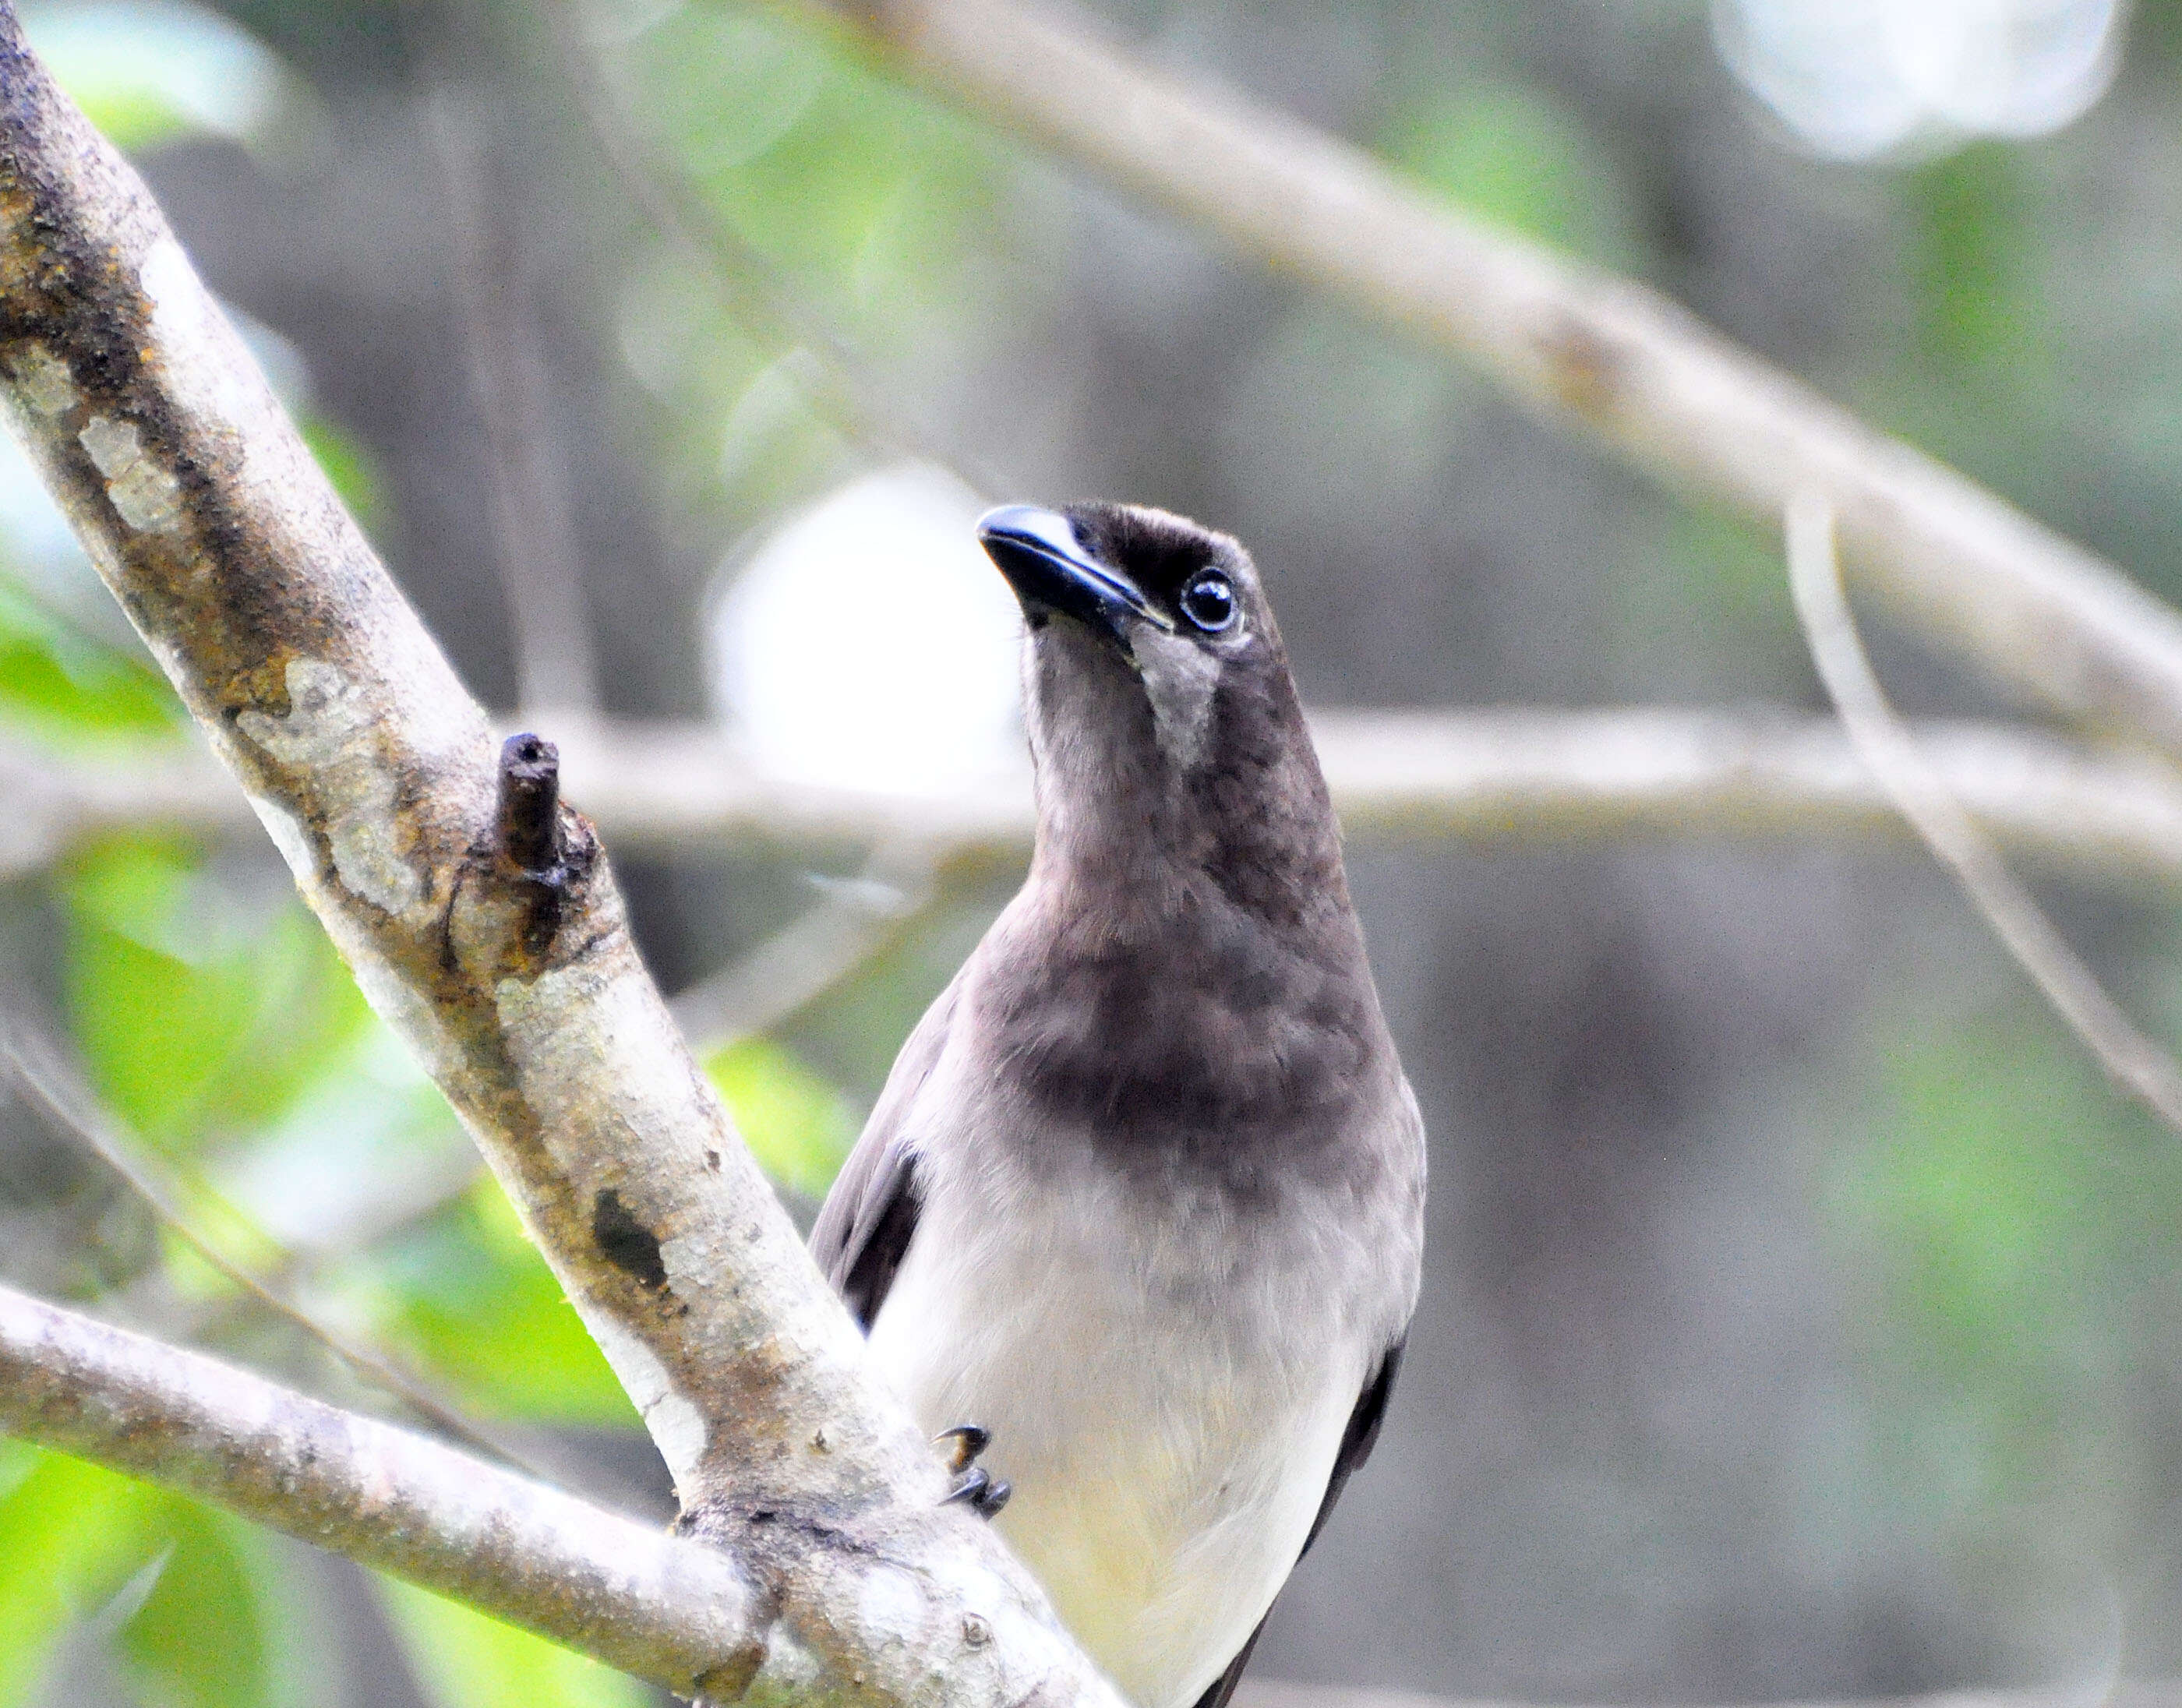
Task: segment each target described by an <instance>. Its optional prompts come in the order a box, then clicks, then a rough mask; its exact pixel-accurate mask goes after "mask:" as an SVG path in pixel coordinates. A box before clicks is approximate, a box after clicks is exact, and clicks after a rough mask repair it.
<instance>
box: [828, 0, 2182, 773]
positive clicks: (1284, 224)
mask: <svg viewBox="0 0 2182 1708" xmlns="http://www.w3.org/2000/svg"><path fill="white" fill-rule="evenodd" d="M800 9H802V10H804V11H806V13H812V14H819V15H821V16H823V17H825V18H828V19H848V20H850V21H851V22H853V23H854V24H855V25H857V26H859V27H860V28H861V29H862V30H864V32H865V33H866V35H867V39H869V40H871V41H873V42H874V43H875V44H876V45H878V47H880V48H881V49H882V50H883V52H884V53H886V54H887V55H888V56H889V57H890V58H894V60H896V61H897V62H899V63H900V64H901V65H902V66H903V67H904V68H905V69H906V70H908V71H909V72H910V73H911V75H914V76H916V77H917V78H919V79H921V80H922V81H924V82H925V83H927V84H928V85H929V86H931V87H932V88H933V89H934V90H935V91H937V92H938V93H939V94H940V95H942V96H943V97H945V98H947V99H949V100H950V101H954V102H958V103H960V104H961V105H963V106H966V107H968V108H972V109H973V110H975V111H976V112H977V113H981V114H982V115H983V116H984V117H986V118H988V119H992V120H994V122H996V123H998V124H1002V125H1005V126H1006V127H1007V128H1009V129H1011V130H1016V131H1018V132H1020V133H1021V134H1022V135H1025V136H1027V137H1029V138H1031V139H1032V140H1033V141H1037V142H1039V143H1042V144H1044V146H1047V147H1049V148H1051V149H1053V150H1054V151H1055V152H1056V153H1058V154H1060V155H1061V156H1062V157H1063V158H1066V159H1068V160H1070V161H1072V162H1074V163H1078V164H1080V165H1083V166H1085V167H1088V168H1090V169H1093V170H1094V171H1096V172H1099V173H1101V174H1105V176H1106V177H1108V178H1110V179H1111V180H1114V181H1115V182H1116V183H1117V184H1119V185H1121V186H1122V187H1124V188H1125V189H1127V190H1129V191H1133V192H1135V193H1137V194H1138V195H1140V196H1144V197H1145V198H1146V199H1147V200H1149V201H1151V202H1156V203H1159V204H1160V205H1162V206H1164V207H1169V208H1171V209H1173V210H1174V211H1176V212H1177V213H1180V214H1182V215H1183V216H1184V217H1185V218H1188V219H1190V220H1192V221H1193V222H1194V223H1196V224H1200V225H1203V226H1205V227H1207V228H1209V229H1212V230H1216V231H1218V232H1220V233H1221V234H1223V235H1226V236H1227V237H1228V238H1230V239H1232V240H1234V241H1235V242H1236V243H1237V244H1238V245H1239V246H1242V247H1243V248H1245V249H1248V250H1249V251H1252V252H1254V253H1256V254H1258V255H1260V256H1261V257H1263V258H1264V259H1265V260H1266V261H1267V262H1269V263H1271V264H1272V265H1274V266H1275V267H1277V268H1279V269H1280V270H1281V271H1282V272H1284V273H1288V274H1292V275H1294V276H1296V277H1299V278H1301V279H1305V280H1307V281H1309V282H1310V283H1311V284H1313V285H1318V286H1321V287H1322V288H1324V289H1325V290H1328V291H1331V292H1332V293H1333V294H1335V295H1337V296H1343V297H1346V298H1347V299H1348V300H1349V301H1352V302H1354V303H1355V304H1357V305H1358V306H1360V307H1362V308H1364V309H1365V311H1366V312H1370V313H1372V314H1375V315H1377V316H1379V317H1380V318H1383V319H1386V320H1387V321H1390V322H1393V323H1395V324H1398V325H1399V326H1402V327H1404V328H1406V329H1409V330H1410V331H1411V332H1414V333H1415V334H1419V335H1421V336H1422V337H1423V338H1425V339H1427V340H1430V341H1431V342H1432V343H1434V344H1436V345H1440V346H1442V347H1443V348H1445V349H1448V350H1449V351H1454V353H1455V354H1457V355H1459V356H1460V357H1464V358H1465V359H1466V360H1468V361H1470V362H1472V363H1473V364H1475V365H1476V367H1477V368H1479V369H1480V371H1481V372H1483V373H1486V374H1487V375H1489V376H1490V377H1491V378H1493V379H1494V380H1496V381H1498V383H1499V384H1501V385H1502V386H1503V387H1504V388H1505V389H1506V390H1509V392H1511V393H1512V394H1514V395H1515V396H1516V397H1517V398H1518V399H1520V400H1521V401H1524V402H1525V403H1526V404H1530V405H1532V406H1541V407H1543V408H1544V409H1546V410H1548V412H1551V413H1553V414H1554V415H1556V416H1558V417H1562V418H1564V419H1567V418H1573V419H1575V420H1577V421H1580V422H1581V423H1583V424H1584V425H1585V426H1587V428H1590V429H1591V430H1592V432H1593V433H1595V434H1597V435H1598V437H1599V438H1600V439H1603V441H1604V442H1605V443H1606V444H1608V445H1610V446H1611V447H1612V448H1613V449H1614V450H1616V451H1618V452H1620V454H1621V455H1623V456H1626V457H1628V458H1629V459H1630V460H1631V461H1632V462H1636V464H1638V465H1639V466H1640V467H1644V468H1646V469H1648V470H1649V471H1651V472H1653V473H1656V474H1659V475H1663V476H1664V477H1665V478H1667V479H1668V480H1670V482H1672V483H1673V484H1675V485H1677V486H1678V487H1683V488H1691V489H1697V490H1698V491H1702V492H1704V493H1707V494H1708V495H1712V496H1714V497H1716V498H1720V499H1722V500H1726V501H1728V502H1730V503H1731V504H1734V505H1736V506H1739V507H1741V508H1742V509H1744V510H1745V511H1747V512H1748V513H1750V514H1751V515H1753V517H1756V518H1757V519H1758V520H1759V521H1760V522H1763V523H1764V525H1765V526H1767V527H1769V528H1771V527H1777V526H1778V525H1779V522H1780V514H1781V509H1782V506H1784V505H1785V504H1786V502H1787V500H1788V499H1789V498H1790V496H1791V495H1793V494H1795V493H1797V492H1799V491H1804V490H1810V491H1814V492H1816V493H1817V494H1819V495H1820V496H1822V497H1823V498H1825V500H1826V501H1827V502H1828V503H1829V504H1830V505H1831V506H1832V507H1833V509H1834V511H1835V513H1836V515H1837V516H1838V517H1840V519H1841V536H1842V539H1843V543H1844V544H1845V546H1846V548H1847V556H1848V560H1849V567H1850V569H1851V571H1852V573H1853V574H1854V576H1855V578H1856V582H1857V584H1858V586H1859V587H1861V588H1864V589H1868V590H1869V591H1870V592H1872V593H1874V594H1879V595H1880V596H1881V597H1883V598H1884V599H1885V600H1886V603H1887V604H1888V605H1890V606H1891V608H1892V609H1893V610H1894V611H1896V612H1897V613H1898V614H1899V615H1901V616H1904V617H1906V618H1908V620H1910V621H1912V622H1915V623H1917V624H1918V625H1919V627H1922V628H1923V629H1924V631H1925V632H1926V633H1930V634H1931V635H1933V636H1934V637H1936V638H1938V639H1940V640H1941V641H1942V642H1944V643H1946V644H1949V645H1951V646H1952V647H1953V648H1955V649H1958V650H1960V651H1963V652H1967V653H1969V655H1972V656H1974V657H1975V658H1976V659H1977V660H1978V661H1980V662H1981V663H1982V664H1983V665H1984V666H1985V667H1986V668H1987V669H1988V670H1990V671H1991V672H1993V673H1994V674H1995V675H1996V676H1997V677H1999V678H2000V679H2001V680H2002V681H2004V682H2007V683H2011V684H2013V686H2014V687H2016V688H2018V689H2019V690H2022V691H2024V692H2026V693H2028V694H2030V695H2032V696H2033V697H2035V699H2040V700H2042V701H2044V702H2045V703H2046V704H2048V705H2052V706H2054V707H2056V708H2057V709H2058V710H2062V711H2063V712H2065V713H2067V714H2068V715H2069V716H2074V717H2080V718H2083V719H2085V720H2086V721H2091V722H2093V723H2095V724H2098V725H2102V726H2104V727H2108V728H2113V729H2119V730H2128V731H2130V732H2140V733H2143V734H2146V735H2149V736H2150V737H2151V738H2152V739H2153V740H2155V741H2157V742H2158V743H2161V744H2162V745H2163V746H2164V747H2165V748H2166V749H2168V751H2169V752H2170V753H2182V615H2178V614H2177V613H2176V612H2175V611H2173V610H2171V609H2169V608H2168V606H2167V605H2163V604H2162V603H2161V602H2160V601H2159V600H2157V599H2154V598H2153V597H2152V595H2150V594H2147V593H2146V592H2145V591H2144V590H2143V589H2140V588H2138V587H2136V586H2135V585H2134V584H2132V583H2130V582H2129V579H2128V578H2126V577H2124V575H2123V574H2122V573H2121V572H2119V571H2118V570H2117V569H2115V568H2114V567H2113V566H2112V565H2110V564H2107V563H2104V562H2102V561H2100V560H2099V559H2098V558H2096V557H2095V556H2092V555H2091V553H2089V552H2087V551H2085V550H2083V549H2082V548H2080V547H2079V546H2077V545H2074V544H2071V543H2070V542H2069V541H2068V540H2065V539H2062V538H2061V537H2060V536H2058V535H2057V534H2055V533H2052V531H2051V530H2050V529H2047V528H2044V527H2041V525H2040V524H2039V523H2037V522H2034V521H2033V520H2031V519H2030V517H2026V516H2024V514H2023V513H2022V512H2021V511H2018V510H2016V509H2015V508H2014V507H2013V506H2010V505H2008V504H2006V503H2004V502H2002V500H2000V499H1998V498H1996V497H1995V496H1994V495H1992V494H1991V493H1990V492H1988V491H1986V490H1985V489H1984V488H1982V487H1980V486H1979V485H1978V484H1976V483H1974V481H1970V480H1968V479H1965V478H1963V476H1961V475H1959V474H1957V473H1955V472H1954V471H1953V470H1952V469H1949V468H1947V467H1945V466H1943V465H1941V464H1940V463H1938V462H1934V461H1933V460H1932V459H1931V458H1930V457H1927V456H1924V455H1922V454H1921V453H1919V452H1918V451H1916V450H1912V449H1911V448H1910V447H1909V446H1908V445H1903V444H1902V443H1901V442H1900V441H1899V440H1897V439H1889V438H1887V437H1886V435H1885V434H1880V433H1878V432H1876V431H1875V430H1873V429H1872V428H1869V427H1867V426H1865V425H1864V423H1861V422H1859V421H1858V420H1857V419H1856V418H1855V417H1853V416H1852V415H1850V414H1849V413H1848V412H1847V411H1845V410H1842V409H1840V408H1838V407H1836V406H1834V405H1833V404H1831V403H1830V402H1828V401H1826V400H1825V399H1824V398H1823V397H1820V396H1819V395H1818V394H1817V393H1815V392H1814V391H1812V390H1810V389H1809V388H1808V387H1807V386H1804V385H1803V384H1800V383H1799V382H1797V380H1795V379H1792V378H1790V377H1789V376H1788V375H1786V374H1785V373H1781V372H1780V371H1779V370H1778V369H1775V368H1771V367H1769V366H1768V365H1767V364H1766V363H1765V362H1762V361H1760V360H1759V359H1758V357H1755V356H1753V355H1752V354H1750V352H1748V351H1745V350H1742V349H1740V348H1738V347H1736V345H1733V344H1731V343H1729V342H1728V341H1727V340H1725V339H1723V338H1721V337H1720V336H1719V335H1718V334H1715V333H1714V332H1713V331H1712V330H1711V329H1709V328H1708V327H1706V326H1704V325H1703V324H1702V323H1700V322H1698V321H1697V319H1696V318H1695V317H1694V316H1692V315H1691V314H1690V313H1689V312H1687V311H1686V310H1685V309H1683V308H1681V307H1680V306H1679V305H1677V304H1675V303H1674V302H1672V301H1669V300H1668V299H1667V298H1665V297H1664V296H1660V295H1659V293H1657V292H1656V291H1653V290H1648V289H1646V288H1645V287H1644V286H1642V285H1636V284H1632V283H1631V282H1630V281H1628V280H1626V279H1616V278H1614V277H1611V276H1609V275H1607V274H1601V273H1598V272H1596V271H1594V270H1592V269H1591V268H1587V267H1584V266H1582V265H1581V264H1579V263H1575V262H1572V261H1567V260H1564V259H1562V258H1560V257H1558V256H1555V255H1553V254H1551V253H1548V252H1546V251H1544V250H1542V249H1539V248H1537V247H1535V246H1531V245H1530V244H1528V243H1526V242H1525V241H1524V240H1521V239H1520V238H1518V237H1515V236H1513V235H1509V233H1507V232H1504V231H1502V230H1500V229H1496V228H1494V227H1492V226H1489V225H1487V224H1483V223H1482V222H1481V221H1478V220H1475V219H1472V218H1469V217H1468V216H1466V215H1465V214H1464V213H1461V212H1460V211H1459V209H1458V208H1456V207H1454V206H1453V205H1451V204H1450V203H1448V202H1446V201H1444V200H1443V199H1440V198H1437V197H1435V196H1432V195H1430V194H1428V193H1427V192H1426V191H1423V190H1422V189H1421V188H1419V187H1417V186H1415V185H1410V184H1409V183H1407V182H1405V181H1404V180H1403V179H1401V178H1400V177H1398V176H1397V175H1396V174H1394V173H1393V172H1391V171H1389V170H1388V169H1387V168H1386V167H1384V166H1382V165H1381V164H1380V163H1377V162H1376V161H1375V160H1374V159H1373V158H1371V155H1369V154H1367V153H1366V152H1365V151H1364V150H1362V149H1360V148H1358V147H1356V146H1354V145H1353V144H1350V143H1348V142H1346V141H1342V140H1341V139H1339V138H1337V137H1334V136H1330V135H1326V134H1325V133H1324V132H1322V131H1319V130H1313V129H1312V128H1311V127H1310V126H1309V125H1306V124H1300V123H1299V122H1297V121H1296V120H1294V119H1290V118H1288V117H1287V116H1286V115H1285V114H1283V113H1277V112H1274V111H1271V110H1268V109H1265V108H1260V107H1255V106H1253V105H1251V104H1250V103H1249V102H1247V101H1244V100H1243V99H1240V98H1238V97H1236V96H1235V95H1234V94H1232V92H1231V91H1227V90H1223V89H1216V88H1210V87H1206V86H1200V85H1192V84H1188V83H1185V82H1184V81H1182V80H1180V79H1178V78H1176V77H1174V76H1171V75H1167V74H1166V73H1163V72H1160V71H1157V70H1155V69H1151V68H1149V67H1148V66H1145V65H1143V64H1138V63H1136V62H1134V61H1133V60H1132V59H1131V58H1129V56H1128V55H1127V53H1124V52H1122V51H1121V50H1119V49H1117V48H1116V47H1114V46H1113V45H1111V44H1110V43H1109V42H1107V41H1103V40H1100V39H1099V38H1098V37H1096V36H1093V35H1091V34H1090V33H1089V32H1088V31H1086V30H1083V28H1082V27H1081V26H1079V25H1075V24H1073V23H1072V22H1070V21H1068V20H1067V19H1066V18H1065V17H1063V16H1062V15H1061V14H1058V13H1055V12H1054V11H1051V10H1049V9H1046V8H1041V7H1039V6H1037V5H1035V4H1027V3H1024V0H800Z"/></svg>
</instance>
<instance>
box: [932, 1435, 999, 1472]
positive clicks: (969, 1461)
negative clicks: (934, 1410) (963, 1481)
mask: <svg viewBox="0 0 2182 1708" xmlns="http://www.w3.org/2000/svg"><path fill="white" fill-rule="evenodd" d="M942 1441H951V1442H953V1443H954V1445H953V1446H952V1447H951V1448H950V1449H949V1450H948V1454H947V1468H948V1469H949V1470H950V1471H952V1472H954V1473H955V1474H956V1475H957V1476H960V1475H961V1473H963V1472H965V1471H966V1470H968V1469H969V1468H971V1466H972V1465H974V1464H976V1463H977V1456H978V1455H979V1454H981V1453H983V1451H985V1449H986V1448H988V1447H989V1446H991V1445H993V1432H992V1431H991V1430H990V1429H987V1428H986V1427H985V1426H984V1425H983V1423H957V1424H956V1425H955V1427H954V1428H953V1429H942V1430H941V1431H940V1432H939V1434H936V1435H934V1436H933V1438H932V1443H933V1445H934V1446H938V1445H939V1443H941V1442H942Z"/></svg>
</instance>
